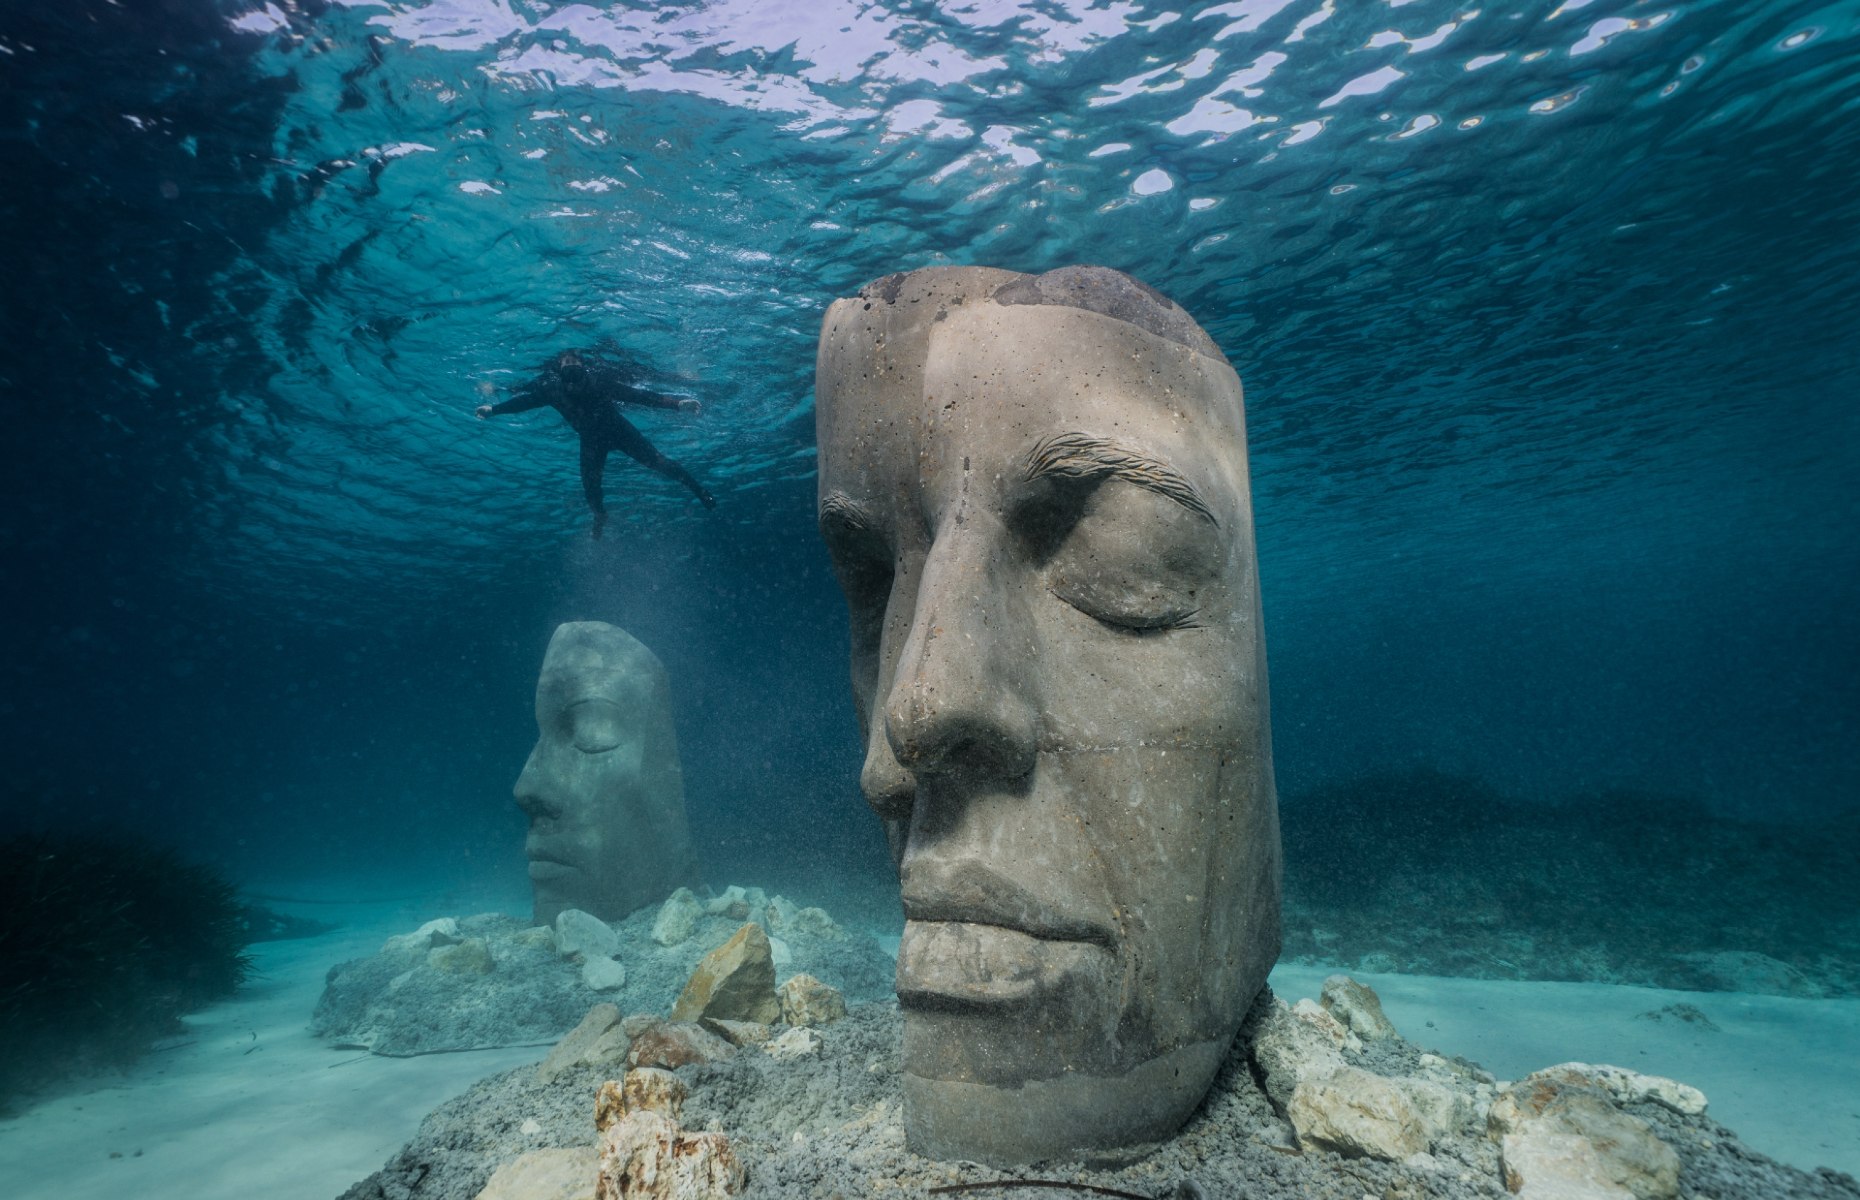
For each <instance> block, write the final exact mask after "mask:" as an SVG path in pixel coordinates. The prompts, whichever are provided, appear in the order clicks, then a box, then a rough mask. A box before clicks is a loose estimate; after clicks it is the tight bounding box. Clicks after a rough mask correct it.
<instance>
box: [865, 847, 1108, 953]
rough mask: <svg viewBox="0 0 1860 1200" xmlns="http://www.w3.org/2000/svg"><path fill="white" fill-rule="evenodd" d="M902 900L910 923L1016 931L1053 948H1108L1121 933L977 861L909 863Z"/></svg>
mask: <svg viewBox="0 0 1860 1200" xmlns="http://www.w3.org/2000/svg"><path fill="white" fill-rule="evenodd" d="M901 892H902V899H903V901H904V918H905V920H906V921H954V922H961V923H963V924H968V925H991V926H998V927H1000V928H1002V929H1008V930H1014V931H1017V932H1020V933H1024V934H1026V935H1027V936H1028V937H1033V938H1038V939H1040V940H1042V941H1049V942H1092V943H1094V944H1096V945H1100V946H1103V947H1106V948H1109V947H1111V946H1113V945H1115V944H1116V940H1117V931H1116V929H1115V927H1113V926H1112V924H1111V923H1110V922H1109V921H1108V920H1102V919H1100V918H1098V917H1097V915H1096V914H1095V913H1093V912H1092V911H1091V909H1092V908H1094V907H1095V906H1094V905H1093V904H1092V903H1091V902H1090V901H1089V900H1086V899H1084V898H1080V899H1078V900H1076V901H1075V902H1073V903H1072V904H1069V905H1067V906H1066V907H1063V908H1062V907H1061V906H1060V905H1058V904H1054V903H1050V902H1048V901H1046V900H1044V899H1042V898H1041V897H1039V896H1036V895H1035V894H1034V893H1033V892H1031V891H1029V890H1028V889H1026V888H1024V887H1022V886H1021V885H1020V884H1018V883H1015V882H1014V881H1013V880H1011V879H1008V878H1006V877H1005V876H1003V875H999V874H997V873H996V872H994V871H993V870H991V869H989V868H988V867H984V866H982V865H981V864H979V863H976V862H973V861H961V862H954V863H949V862H936V861H931V860H928V859H923V858H916V859H912V858H907V859H906V860H905V864H904V872H903V881H902V887H901Z"/></svg>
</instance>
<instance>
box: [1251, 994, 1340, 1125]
mask: <svg viewBox="0 0 1860 1200" xmlns="http://www.w3.org/2000/svg"><path fill="white" fill-rule="evenodd" d="M1252 1033H1253V1044H1252V1047H1251V1053H1252V1058H1253V1065H1254V1066H1256V1067H1258V1068H1259V1072H1260V1074H1261V1075H1262V1076H1264V1077H1265V1085H1266V1096H1267V1098H1268V1099H1270V1100H1271V1101H1272V1105H1273V1107H1274V1108H1276V1109H1278V1110H1279V1111H1280V1112H1281V1113H1283V1112H1284V1111H1285V1110H1286V1106H1287V1105H1288V1104H1290V1103H1291V1099H1292V1092H1293V1090H1294V1089H1295V1088H1297V1086H1298V1084H1299V1083H1300V1082H1302V1081H1304V1080H1317V1079H1322V1078H1324V1077H1325V1076H1327V1075H1329V1074H1331V1073H1332V1072H1333V1071H1338V1070H1341V1069H1342V1068H1343V1055H1342V1053H1340V1052H1339V1051H1338V1049H1337V1047H1335V1046H1333V1045H1332V1044H1331V1042H1330V1039H1329V1038H1327V1037H1326V1036H1325V1035H1324V1034H1322V1033H1320V1032H1319V1031H1318V1030H1317V1029H1315V1028H1314V1027H1312V1026H1311V1025H1310V1024H1308V1023H1307V1022H1304V1021H1301V1020H1299V1019H1298V1018H1297V1017H1294V1016H1293V1015H1292V1010H1291V1009H1289V1008H1287V1007H1286V1006H1285V1001H1283V1000H1280V999H1278V998H1276V997H1275V998H1274V999H1273V1001H1272V1006H1271V1007H1270V1008H1269V1009H1268V1010H1267V1011H1266V1012H1265V1013H1264V1015H1262V1016H1261V1017H1260V1019H1259V1023H1258V1024H1257V1025H1256V1026H1255V1027H1254V1028H1253V1031H1252Z"/></svg>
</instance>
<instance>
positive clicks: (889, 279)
mask: <svg viewBox="0 0 1860 1200" xmlns="http://www.w3.org/2000/svg"><path fill="white" fill-rule="evenodd" d="M909 274H910V272H909V271H893V272H892V273H891V274H889V275H884V276H881V277H880V278H878V279H874V280H873V281H872V282H870V283H868V284H866V285H865V286H864V287H862V288H860V289H859V298H860V299H862V300H883V301H884V302H885V303H886V304H896V303H897V302H898V293H899V292H901V291H903V290H904V278H905V276H907V275H909Z"/></svg>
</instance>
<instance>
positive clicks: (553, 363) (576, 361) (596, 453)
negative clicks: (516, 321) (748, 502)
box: [491, 355, 717, 517]
mask: <svg viewBox="0 0 1860 1200" xmlns="http://www.w3.org/2000/svg"><path fill="white" fill-rule="evenodd" d="M622 404H638V405H640V406H642V407H645V408H667V409H676V408H677V407H678V406H679V401H678V399H677V398H676V397H672V396H661V395H659V394H658V393H656V392H649V391H647V390H646V389H644V388H642V387H637V386H635V385H634V384H633V383H631V382H630V381H629V379H628V377H627V374H626V372H624V371H622V370H621V369H620V368H619V367H617V366H615V365H613V364H612V363H609V362H605V361H603V360H601V359H598V358H595V357H593V356H591V355H589V356H575V355H562V356H560V357H558V358H553V359H550V360H549V361H548V362H547V363H545V364H544V365H543V368H542V370H540V371H539V372H537V375H536V378H534V379H532V380H530V381H529V382H528V383H525V384H522V385H521V386H519V387H518V388H516V394H515V395H513V396H511V398H510V399H508V400H506V401H504V402H503V403H502V404H493V405H492V406H491V412H492V414H493V415H497V416H501V415H503V414H504V413H519V412H528V411H529V410H530V409H532V408H541V407H543V406H544V405H548V406H549V407H550V408H553V409H555V410H556V411H557V412H559V413H561V414H562V419H563V420H565V421H567V422H568V423H569V425H570V426H571V427H572V428H573V429H574V431H575V432H576V433H578V434H580V435H581V490H582V491H583V492H584V493H585V494H586V495H587V497H588V507H589V508H590V509H592V510H594V515H595V516H596V517H605V516H606V515H607V502H606V500H605V498H604V497H603V496H602V494H601V479H602V477H603V475H604V474H605V472H606V470H607V456H608V455H609V454H611V453H613V452H614V451H615V450H618V451H619V452H620V453H622V454H624V455H626V456H627V457H628V458H630V459H632V460H633V461H634V462H636V463H638V464H640V465H641V466H643V467H647V468H649V469H651V470H654V471H657V472H658V473H659V474H661V475H664V476H666V477H667V478H670V479H676V480H677V481H678V482H680V483H682V484H684V485H685V486H686V487H687V488H690V489H691V494H692V495H694V496H696V497H697V498H698V500H699V501H700V502H701V503H702V504H703V505H704V507H705V508H714V507H716V504H717V501H716V500H715V499H714V498H712V496H711V494H710V493H709V492H707V491H705V490H704V485H703V484H701V483H699V482H698V481H697V479H696V478H695V477H693V476H692V474H691V472H689V471H687V470H685V469H684V468H683V467H681V466H679V465H678V464H677V463H675V462H673V461H672V460H671V459H669V458H667V457H665V455H663V454H660V453H659V451H658V449H657V448H655V447H654V446H653V444H652V443H651V442H649V441H647V440H646V436H645V435H644V434H642V433H641V432H640V431H639V430H638V429H635V428H634V427H633V423H632V422H631V421H629V420H627V419H626V418H625V417H623V416H621V415H620V406H621V405H622Z"/></svg>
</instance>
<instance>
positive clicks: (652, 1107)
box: [594, 1067, 691, 1132]
mask: <svg viewBox="0 0 1860 1200" xmlns="http://www.w3.org/2000/svg"><path fill="white" fill-rule="evenodd" d="M690 1094H691V1091H690V1089H689V1088H688V1087H686V1086H685V1081H684V1080H682V1079H680V1078H678V1076H676V1075H674V1074H672V1073H671V1072H670V1071H667V1070H664V1069H662V1068H659V1067H638V1068H635V1069H634V1070H631V1071H628V1072H627V1073H626V1078H625V1079H624V1080H622V1081H621V1082H619V1083H616V1082H614V1081H613V1080H611V1079H610V1080H608V1081H607V1082H606V1083H603V1084H602V1085H601V1090H600V1091H599V1092H598V1093H596V1094H595V1097H594V1128H595V1129H597V1130H601V1131H603V1132H604V1131H605V1130H606V1129H607V1127H608V1126H609V1125H612V1124H613V1123H614V1122H615V1121H618V1120H619V1119H620V1118H622V1117H624V1116H626V1115H627V1114H628V1113H633V1112H656V1113H658V1114H659V1115H660V1116H662V1117H668V1118H670V1119H671V1120H672V1121H674V1122H676V1121H677V1120H678V1118H679V1116H680V1115H682V1114H683V1112H684V1107H685V1098H686V1097H687V1096H689V1095H690Z"/></svg>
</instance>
